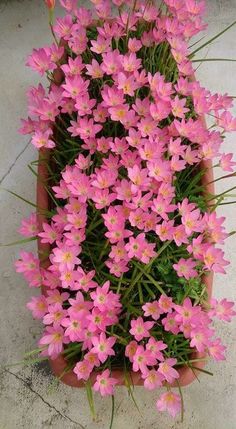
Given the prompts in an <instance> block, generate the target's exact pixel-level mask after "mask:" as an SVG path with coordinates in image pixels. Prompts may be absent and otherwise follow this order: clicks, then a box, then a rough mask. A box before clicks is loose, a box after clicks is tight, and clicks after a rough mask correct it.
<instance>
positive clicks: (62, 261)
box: [52, 246, 80, 272]
mask: <svg viewBox="0 0 236 429" xmlns="http://www.w3.org/2000/svg"><path fill="white" fill-rule="evenodd" d="M77 254H78V249H77V247H74V246H63V247H61V248H55V249H53V257H52V261H53V262H56V263H58V267H59V269H60V271H61V272H63V270H64V269H66V268H67V269H68V270H73V269H74V267H75V264H79V263H80V259H79V258H77V256H76V255H77Z"/></svg>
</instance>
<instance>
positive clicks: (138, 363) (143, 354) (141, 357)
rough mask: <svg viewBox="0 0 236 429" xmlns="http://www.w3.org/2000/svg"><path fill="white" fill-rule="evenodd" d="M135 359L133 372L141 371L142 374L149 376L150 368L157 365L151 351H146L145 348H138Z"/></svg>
mask: <svg viewBox="0 0 236 429" xmlns="http://www.w3.org/2000/svg"><path fill="white" fill-rule="evenodd" d="M132 359H133V371H135V372H137V371H141V372H142V374H147V372H148V368H147V367H148V366H153V365H155V364H156V358H155V357H154V356H153V355H152V353H151V352H150V351H149V350H145V349H144V347H143V346H138V347H137V349H136V352H135V354H134V355H133V357H132Z"/></svg>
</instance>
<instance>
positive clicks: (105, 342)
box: [91, 332, 116, 363]
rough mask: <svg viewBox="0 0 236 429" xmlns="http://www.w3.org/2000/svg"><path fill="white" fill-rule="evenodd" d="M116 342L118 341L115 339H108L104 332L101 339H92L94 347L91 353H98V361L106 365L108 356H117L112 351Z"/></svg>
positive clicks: (100, 336)
mask: <svg viewBox="0 0 236 429" xmlns="http://www.w3.org/2000/svg"><path fill="white" fill-rule="evenodd" d="M115 342H116V339H115V338H114V337H109V338H107V337H106V335H105V334H104V332H102V333H101V334H100V335H99V337H92V344H93V347H92V349H91V352H94V353H96V354H97V355H98V359H99V360H100V361H101V362H102V363H104V362H105V361H106V359H107V358H108V356H114V355H115V352H114V350H113V349H112V346H113V345H114V344H115Z"/></svg>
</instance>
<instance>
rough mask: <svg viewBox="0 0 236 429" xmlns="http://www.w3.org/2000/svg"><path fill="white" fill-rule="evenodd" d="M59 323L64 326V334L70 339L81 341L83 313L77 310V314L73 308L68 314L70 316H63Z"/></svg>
mask: <svg viewBox="0 0 236 429" xmlns="http://www.w3.org/2000/svg"><path fill="white" fill-rule="evenodd" d="M61 325H62V326H64V327H65V328H66V329H65V335H66V336H68V337H69V339H70V341H72V342H76V341H83V339H84V332H83V328H84V326H85V321H84V319H83V313H81V312H79V314H76V312H75V310H74V311H73V313H72V314H70V317H65V318H64V319H62V321H61Z"/></svg>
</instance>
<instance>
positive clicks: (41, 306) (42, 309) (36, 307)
mask: <svg viewBox="0 0 236 429" xmlns="http://www.w3.org/2000/svg"><path fill="white" fill-rule="evenodd" d="M26 307H27V308H28V309H29V310H31V311H32V314H33V317H34V318H35V319H42V318H43V316H44V315H45V314H46V313H47V311H48V304H47V300H46V298H45V296H43V295H41V296H33V297H32V298H31V301H30V302H28V304H27V305H26Z"/></svg>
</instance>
